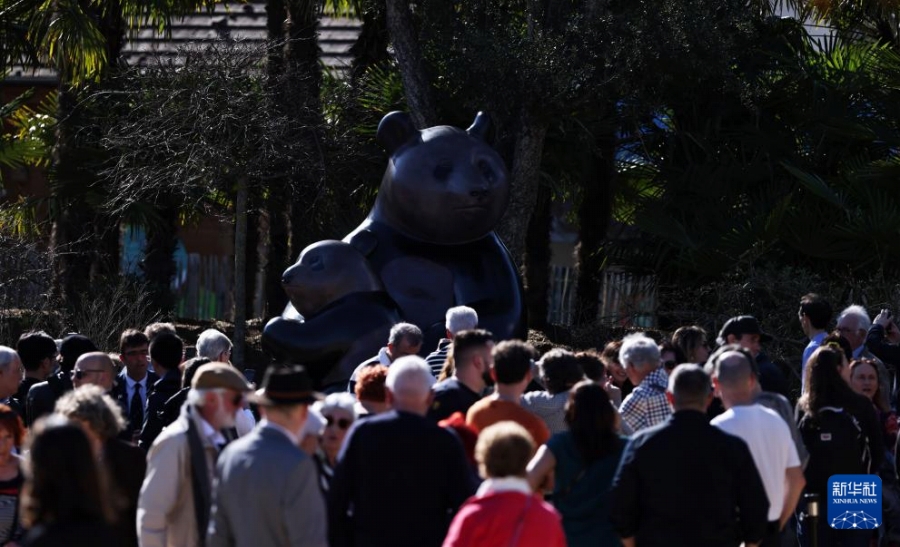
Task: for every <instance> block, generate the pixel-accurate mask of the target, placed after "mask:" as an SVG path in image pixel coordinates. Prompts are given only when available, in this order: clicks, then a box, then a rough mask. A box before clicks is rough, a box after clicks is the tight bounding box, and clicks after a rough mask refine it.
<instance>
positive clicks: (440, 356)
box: [425, 338, 453, 378]
mask: <svg viewBox="0 0 900 547" xmlns="http://www.w3.org/2000/svg"><path fill="white" fill-rule="evenodd" d="M452 343H453V340H451V339H449V338H441V341H440V342H438V347H437V350H436V351H433V352H431V353H429V354H428V357H426V358H425V362H426V363H428V366H429V367H431V373H432V374H433V375H434V377H435V378H437V377H438V376H440V375H441V370H443V368H444V362H445V361H446V360H447V352H448V351H450V344H452Z"/></svg>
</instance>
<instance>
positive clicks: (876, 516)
mask: <svg viewBox="0 0 900 547" xmlns="http://www.w3.org/2000/svg"><path fill="white" fill-rule="evenodd" d="M828 525H829V526H831V527H832V528H835V529H838V530H874V529H875V528H878V527H879V526H881V477H879V476H878V475H832V476H831V478H829V479H828Z"/></svg>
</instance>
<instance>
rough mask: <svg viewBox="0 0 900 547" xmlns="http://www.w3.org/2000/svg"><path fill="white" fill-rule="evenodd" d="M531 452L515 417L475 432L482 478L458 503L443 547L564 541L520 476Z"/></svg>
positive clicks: (524, 546) (545, 546) (557, 545)
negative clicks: (464, 498) (462, 502)
mask: <svg viewBox="0 0 900 547" xmlns="http://www.w3.org/2000/svg"><path fill="white" fill-rule="evenodd" d="M533 452H534V441H533V440H532V439H531V436H530V435H529V434H528V431H527V430H526V429H525V428H523V427H522V426H521V425H519V424H517V423H515V422H506V421H502V422H498V423H496V424H493V425H490V426H488V427H487V428H486V429H484V430H483V431H482V432H481V435H480V436H479V437H478V444H477V445H476V448H475V457H476V459H477V460H478V467H479V469H480V471H481V475H482V476H484V477H486V478H487V480H485V481H484V483H482V485H481V487H479V489H478V492H477V493H476V494H475V496H474V497H472V498H470V499H469V500H468V501H466V503H465V504H464V505H463V506H462V507H461V508H460V509H459V512H458V513H457V514H456V517H454V519H453V522H452V523H451V524H450V531H449V532H448V533H447V537H446V539H444V544H443V547H481V546H498V547H500V546H503V547H505V546H507V545H513V546H517V547H566V537H565V535H564V534H563V529H562V526H560V517H559V514H558V513H557V512H556V511H555V510H554V509H553V507H552V506H551V505H549V504H547V503H545V502H544V501H543V500H541V499H540V498H538V497H536V496H535V495H534V494H533V493H532V491H531V487H530V486H529V484H528V480H527V479H526V465H527V464H528V460H529V458H530V457H531V454H532V453H533ZM569 545H570V546H571V545H572V544H571V543H569ZM594 545H600V544H599V543H596V542H595V543H594Z"/></svg>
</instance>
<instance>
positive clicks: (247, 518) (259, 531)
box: [206, 365, 328, 547]
mask: <svg viewBox="0 0 900 547" xmlns="http://www.w3.org/2000/svg"><path fill="white" fill-rule="evenodd" d="M320 398H321V395H319V394H318V393H315V392H314V391H313V389H312V380H311V379H310V377H309V376H308V375H307V373H306V370H305V369H304V368H303V367H302V366H299V365H297V366H292V367H289V368H283V369H279V368H270V369H269V370H268V371H267V372H266V376H265V378H264V379H263V388H262V389H261V390H259V391H257V392H256V394H255V395H253V396H251V400H253V401H255V402H256V403H257V404H259V405H260V409H261V410H260V411H261V412H262V413H263V415H264V416H265V418H264V419H263V420H262V421H261V422H260V424H259V425H258V426H257V428H256V429H254V430H253V431H252V432H251V433H249V434H248V435H245V436H244V437H241V438H240V439H239V440H237V441H235V442H233V443H232V444H230V445H229V446H228V448H226V449H225V451H224V452H222V456H221V457H220V458H219V464H218V472H217V477H218V481H217V483H216V487H215V496H214V497H215V505H214V507H213V511H212V516H211V517H210V525H209V534H208V536H207V542H206V543H207V546H208V547H280V546H284V545H290V546H292V547H300V546H302V547H328V533H327V528H326V523H327V517H326V514H325V502H324V500H323V499H322V493H321V491H320V490H319V482H318V474H317V471H316V466H315V464H314V463H313V461H312V459H311V458H310V457H309V456H308V455H307V454H306V453H305V452H303V451H302V450H301V449H300V442H301V440H302V438H301V436H302V434H303V430H304V427H303V426H304V424H305V423H306V420H307V416H308V413H309V408H308V406H309V405H310V404H311V403H313V402H315V401H316V400H318V399H320Z"/></svg>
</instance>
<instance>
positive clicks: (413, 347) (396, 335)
mask: <svg viewBox="0 0 900 547" xmlns="http://www.w3.org/2000/svg"><path fill="white" fill-rule="evenodd" d="M422 339H423V335H422V329H420V328H419V327H417V326H415V325H413V324H412V323H397V324H396V325H394V326H393V327H391V332H390V334H389V335H388V344H387V345H386V346H384V347H383V348H381V349H380V350H378V355H376V356H375V357H372V358H371V359H368V360H366V361H363V362H362V363H360V365H359V366H358V367H356V370H354V371H353V374H352V375H351V376H350V382H349V384H348V387H347V391H348V392H349V393H351V394H352V393H354V392H355V391H356V379H357V377H358V376H359V373H360V372H362V371H363V370H365V369H366V368H368V367H374V366H376V365H384V366H386V367H389V366H391V363H393V362H394V361H396V360H397V359H399V358H401V357H405V356H407V355H417V354H418V353H419V350H420V349H422Z"/></svg>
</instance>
